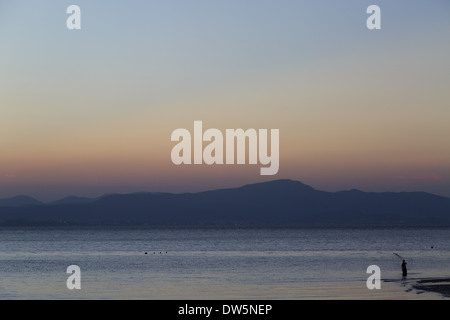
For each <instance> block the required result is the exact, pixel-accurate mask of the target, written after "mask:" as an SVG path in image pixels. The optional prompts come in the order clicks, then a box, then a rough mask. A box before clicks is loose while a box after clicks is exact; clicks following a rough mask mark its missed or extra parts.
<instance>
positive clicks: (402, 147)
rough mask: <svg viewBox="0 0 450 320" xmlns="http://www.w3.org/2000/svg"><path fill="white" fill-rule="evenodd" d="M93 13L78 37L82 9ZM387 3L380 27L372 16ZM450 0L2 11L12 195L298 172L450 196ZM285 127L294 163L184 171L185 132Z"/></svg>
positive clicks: (190, 187) (5, 153)
mask: <svg viewBox="0 0 450 320" xmlns="http://www.w3.org/2000/svg"><path fill="white" fill-rule="evenodd" d="M71 4H76V5H79V6H80V8H81V30H72V31H71V30H68V29H67V27H66V19H67V17H68V16H69V15H68V14H67V13H66V8H67V7H68V6H69V5H71ZM372 4H376V5H379V6H380V8H381V27H382V29H381V30H369V29H367V27H366V20H367V18H368V17H369V15H368V14H367V13H366V9H367V7H368V6H369V5H372ZM449 13H450V2H449V1H448V0H432V1H430V0H426V1H425V0H424V1H406V0H396V1H361V0H348V1H335V0H328V1H325V0H322V1H317V0H308V1H299V0H282V1H275V0H270V1H269V0H258V1H256V0H217V1H216V0H214V1H207V0H202V1H199V0H173V1H162V0H161V1H159V0H155V1H141V0H132V1H131V0H127V1H126V0H112V1H57V0H53V1H47V0H45V1H32V0H28V1H24V0H1V2H0V41H1V42H0V148H1V150H2V152H1V153H0V198H6V197H9V196H14V195H17V194H27V195H30V196H34V197H36V198H37V199H40V200H44V201H50V200H56V199H59V198H62V197H64V196H67V195H78V196H99V195H102V194H104V193H110V192H135V191H169V192H186V191H189V192H191V191H200V190H208V189H213V188H223V187H235V186H240V185H242V184H248V183H254V182H260V181H267V180H272V179H281V178H289V179H294V180H300V181H302V182H303V183H306V184H309V185H311V186H313V187H315V188H317V189H321V190H326V191H337V190H345V189H352V188H357V189H361V190H363V191H377V192H379V191H417V190H420V191H427V192H432V193H436V194H440V195H445V196H449V197H450V86H449V85H450V41H449V39H450V15H449ZM195 120H202V121H203V127H204V129H207V128H218V129H220V130H222V131H223V132H225V129H227V128H231V129H235V128H243V129H248V128H255V129H260V128H265V129H279V130H280V169H279V172H278V174H277V175H274V176H261V175H260V174H259V169H260V165H214V166H207V165H190V166H189V165H188V166H183V165H181V166H176V165H174V164H173V163H172V161H171V158H170V154H171V150H172V148H173V146H174V145H175V143H174V142H172V141H171V140H170V137H171V133H172V132H173V131H174V130H175V129H177V128H186V129H188V130H190V131H191V132H192V131H193V124H194V121H195Z"/></svg>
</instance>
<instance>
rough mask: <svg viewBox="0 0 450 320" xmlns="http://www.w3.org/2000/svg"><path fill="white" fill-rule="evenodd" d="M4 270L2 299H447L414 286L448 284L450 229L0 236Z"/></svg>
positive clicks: (21, 231) (86, 231) (37, 231)
mask: <svg viewBox="0 0 450 320" xmlns="http://www.w3.org/2000/svg"><path fill="white" fill-rule="evenodd" d="M145 252H147V254H145ZM394 252H395V253H398V254H399V255H401V256H403V257H405V259H406V260H407V262H408V270H409V274H408V277H407V279H406V280H402V277H401V268H400V265H401V260H400V258H398V257H397V256H395V255H394V254H393V253H394ZM69 265H77V266H79V267H80V270H81V278H80V279H81V289H80V290H76V289H74V290H69V289H68V288H67V286H66V280H67V278H68V277H69V276H70V275H69V274H67V273H66V270H67V267H68V266H69ZM370 265H378V266H379V267H380V269H381V277H382V279H383V280H389V281H387V282H385V281H382V283H381V289H380V290H369V289H368V288H367V286H366V280H367V278H368V276H369V274H367V273H366V271H367V267H368V266H370ZM0 270H1V275H2V277H1V279H0V299H441V297H440V296H439V295H436V294H431V293H427V292H422V291H417V290H411V288H410V285H411V283H412V282H413V281H414V279H418V278H430V277H447V276H450V229H445V228H405V229H394V228H392V229H336V228H326V229H321V228H314V229H302V228H299V229H288V228H287V229H245V228H244V229H220V228H211V229H183V228H168V229H155V228H144V227H92V228H88V227H86V228H79V227H76V228H75V227H74V228H68V227H65V228H50V227H48V228H43V227H39V228H37V227H36V228H31V227H30V228H17V227H16V228H0Z"/></svg>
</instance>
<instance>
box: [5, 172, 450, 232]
mask: <svg viewBox="0 0 450 320" xmlns="http://www.w3.org/2000/svg"><path fill="white" fill-rule="evenodd" d="M0 225H149V226H192V227H202V226H250V227H274V226H280V227H281V226H292V227H301V226H318V227H321V226H324V227H325V226H339V227H344V226H383V227H384V226H450V198H446V197H443V196H438V195H434V194H430V193H425V192H380V193H376V192H363V191H360V190H355V189H353V190H348V191H339V192H326V191H321V190H316V189H314V188H313V187H311V186H308V185H306V184H303V183H301V182H299V181H293V180H288V179H283V180H274V181H269V182H263V183H256V184H249V185H245V186H242V187H238V188H229V189H218V190H211V191H204V192H197V193H179V194H174V193H151V192H139V193H130V194H109V195H104V196H101V197H98V198H82V197H74V196H70V197H67V198H64V199H61V200H58V201H55V202H51V203H42V202H40V201H38V200H35V199H33V198H31V197H27V196H17V197H13V198H8V199H0Z"/></svg>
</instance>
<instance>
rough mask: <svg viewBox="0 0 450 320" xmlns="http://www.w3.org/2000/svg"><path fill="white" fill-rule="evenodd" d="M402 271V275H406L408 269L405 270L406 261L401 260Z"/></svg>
mask: <svg viewBox="0 0 450 320" xmlns="http://www.w3.org/2000/svg"><path fill="white" fill-rule="evenodd" d="M402 272H403V276H404V277H406V275H407V274H408V270H406V261H405V260H403V262H402Z"/></svg>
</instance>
